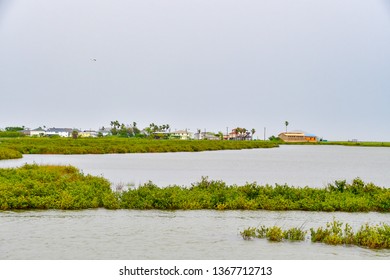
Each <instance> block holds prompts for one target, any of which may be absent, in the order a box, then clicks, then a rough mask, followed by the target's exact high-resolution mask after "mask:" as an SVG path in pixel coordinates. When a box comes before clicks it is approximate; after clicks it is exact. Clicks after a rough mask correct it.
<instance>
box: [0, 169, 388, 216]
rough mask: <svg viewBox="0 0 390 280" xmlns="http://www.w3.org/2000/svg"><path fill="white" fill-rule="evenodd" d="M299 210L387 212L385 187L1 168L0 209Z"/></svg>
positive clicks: (362, 184)
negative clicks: (169, 182) (165, 180)
mask: <svg viewBox="0 0 390 280" xmlns="http://www.w3.org/2000/svg"><path fill="white" fill-rule="evenodd" d="M97 207H104V208H108V209H118V208H122V209H160V210H176V209H183V210H194V209H215V210H239V209H243V210H245V209H248V210H303V211H328V212H330V211H344V212H367V211H376V212H389V211H390V189H387V188H383V187H378V186H375V185H374V184H372V183H365V182H363V181H362V180H361V179H359V178H356V179H354V180H353V181H352V182H351V183H347V182H346V181H336V182H335V183H334V184H329V185H328V186H327V187H326V188H323V189H316V188H310V187H304V188H299V187H290V186H287V185H275V186H270V185H265V186H260V185H257V184H256V183H247V184H245V185H243V186H236V185H232V186H229V185H227V184H226V183H224V182H222V181H213V180H208V179H207V178H203V179H202V180H201V181H200V182H197V183H194V184H192V185H191V186H188V187H183V186H175V185H173V186H168V187H166V188H160V187H158V186H156V185H154V184H153V183H152V182H149V183H146V184H144V185H141V186H139V187H136V188H129V189H128V190H122V191H118V192H116V191H113V190H112V189H111V186H110V183H109V182H108V181H107V180H106V179H104V178H101V177H95V176H90V175H84V174H82V173H81V172H80V171H79V170H78V169H76V168H74V167H70V166H38V165H24V166H23V167H20V168H6V169H0V209H1V210H13V209H86V208H97Z"/></svg>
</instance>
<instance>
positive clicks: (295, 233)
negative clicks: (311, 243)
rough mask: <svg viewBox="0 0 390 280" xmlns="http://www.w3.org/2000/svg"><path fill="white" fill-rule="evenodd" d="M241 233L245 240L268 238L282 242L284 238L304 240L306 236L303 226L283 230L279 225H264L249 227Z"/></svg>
mask: <svg viewBox="0 0 390 280" xmlns="http://www.w3.org/2000/svg"><path fill="white" fill-rule="evenodd" d="M240 234H241V236H242V238H243V239H245V240H249V239H252V238H266V239H267V240H269V241H273V242H281V241H283V240H289V241H303V240H305V237H306V231H304V230H302V228H290V229H288V230H283V229H282V228H281V227H278V226H272V227H265V226H264V225H262V226H260V227H258V228H255V227H249V228H247V229H244V230H243V231H241V232H240Z"/></svg>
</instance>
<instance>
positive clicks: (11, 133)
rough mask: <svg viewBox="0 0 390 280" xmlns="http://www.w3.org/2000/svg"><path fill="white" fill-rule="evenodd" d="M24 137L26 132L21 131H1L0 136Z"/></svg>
mask: <svg viewBox="0 0 390 280" xmlns="http://www.w3.org/2000/svg"><path fill="white" fill-rule="evenodd" d="M18 137H24V134H23V133H22V132H20V131H14V130H10V131H0V138H18Z"/></svg>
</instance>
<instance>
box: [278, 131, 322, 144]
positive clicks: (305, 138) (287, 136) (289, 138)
mask: <svg viewBox="0 0 390 280" xmlns="http://www.w3.org/2000/svg"><path fill="white" fill-rule="evenodd" d="M278 136H279V138H280V139H282V140H283V141H284V142H317V141H318V140H317V136H315V135H313V134H305V133H304V132H299V131H298V132H295V131H292V132H282V133H280V134H279V135H278Z"/></svg>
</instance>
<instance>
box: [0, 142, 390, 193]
mask: <svg viewBox="0 0 390 280" xmlns="http://www.w3.org/2000/svg"><path fill="white" fill-rule="evenodd" d="M24 163H38V164H62V165H69V164H70V165H74V166H76V167H78V168H80V169H81V170H82V171H83V172H84V173H89V174H92V175H102V176H104V177H105V178H107V179H109V180H110V181H111V182H113V183H114V184H117V183H125V184H127V183H131V184H135V185H138V184H142V183H145V182H148V181H149V180H151V181H153V182H154V183H155V184H157V185H158V186H167V185H170V184H178V185H187V186H188V185H190V184H191V183H193V182H196V181H199V180H200V179H201V177H202V176H208V177H209V178H212V179H217V180H224V181H225V182H227V183H229V184H244V183H246V182H258V183H261V184H267V183H268V184H274V183H279V184H284V183H288V184H290V185H294V186H306V185H309V186H310V187H323V186H325V185H326V184H328V183H330V182H333V181H334V180H339V179H347V180H352V179H353V178H356V177H360V178H362V179H363V180H364V181H370V182H373V183H375V184H377V185H380V186H384V187H387V186H389V187H390V172H389V170H390V148H373V147H367V148H366V147H343V146H281V147H280V148H275V149H256V150H242V151H214V152H199V153H163V154H108V155H25V156H24V157H23V159H17V160H6V161H4V160H3V161H0V168H1V167H13V166H20V165H23V164H24Z"/></svg>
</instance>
